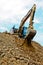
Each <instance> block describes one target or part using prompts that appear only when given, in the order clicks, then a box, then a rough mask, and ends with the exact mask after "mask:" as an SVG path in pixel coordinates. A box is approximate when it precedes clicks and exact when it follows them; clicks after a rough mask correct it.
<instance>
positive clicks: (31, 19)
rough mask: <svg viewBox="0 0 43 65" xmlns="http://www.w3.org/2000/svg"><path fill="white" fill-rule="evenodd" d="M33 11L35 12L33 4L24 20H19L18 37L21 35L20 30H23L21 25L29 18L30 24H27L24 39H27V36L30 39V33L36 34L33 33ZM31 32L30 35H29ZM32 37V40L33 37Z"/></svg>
mask: <svg viewBox="0 0 43 65" xmlns="http://www.w3.org/2000/svg"><path fill="white" fill-rule="evenodd" d="M35 10H36V5H35V4H34V5H33V7H32V8H31V9H30V10H29V11H28V13H27V14H26V15H25V16H24V18H23V19H22V20H21V24H20V27H19V30H18V33H19V36H21V35H22V34H21V33H22V29H23V25H24V23H25V22H26V20H27V19H28V18H29V17H30V22H29V27H28V29H27V33H26V36H25V38H27V37H28V36H29V37H30V36H31V33H32V34H33V35H35V34H36V31H34V32H33V30H31V29H33V22H32V21H33V19H34V14H35ZM30 32H31V33H30ZM33 35H32V38H33V37H34V36H33Z"/></svg>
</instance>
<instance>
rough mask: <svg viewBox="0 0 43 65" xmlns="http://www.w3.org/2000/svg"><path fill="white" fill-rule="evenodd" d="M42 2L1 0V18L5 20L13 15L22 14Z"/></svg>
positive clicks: (34, 0)
mask: <svg viewBox="0 0 43 65" xmlns="http://www.w3.org/2000/svg"><path fill="white" fill-rule="evenodd" d="M34 3H36V5H37V6H38V4H39V3H40V2H39V1H36V0H0V19H2V20H5V19H7V18H12V17H13V16H16V15H17V16H22V15H24V14H25V13H27V11H28V10H29V9H30V7H32V6H33V4H34Z"/></svg>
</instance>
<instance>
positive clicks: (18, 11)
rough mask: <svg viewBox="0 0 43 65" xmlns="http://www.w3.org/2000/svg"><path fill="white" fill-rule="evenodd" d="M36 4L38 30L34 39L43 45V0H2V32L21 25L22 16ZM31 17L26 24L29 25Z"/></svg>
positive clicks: (0, 4) (0, 20) (35, 22)
mask: <svg viewBox="0 0 43 65" xmlns="http://www.w3.org/2000/svg"><path fill="white" fill-rule="evenodd" d="M34 4H36V12H35V17H34V20H33V22H34V29H35V30H36V31H37V34H36V36H35V37H34V39H33V40H34V41H36V42H38V43H40V44H41V45H43V0H0V32H4V31H6V30H7V31H8V32H9V31H10V29H11V28H12V27H13V25H15V26H16V27H17V28H19V26H20V22H21V20H22V18H23V17H24V16H25V15H26V13H27V12H28V11H29V10H30V9H31V7H32V6H33V5H34ZM28 24H29V19H28V20H27V23H26V24H25V26H28Z"/></svg>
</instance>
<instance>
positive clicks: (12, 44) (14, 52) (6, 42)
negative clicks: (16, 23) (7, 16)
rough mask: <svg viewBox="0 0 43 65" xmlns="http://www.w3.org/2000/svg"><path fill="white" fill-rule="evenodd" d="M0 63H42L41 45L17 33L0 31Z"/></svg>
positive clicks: (26, 64) (16, 64) (27, 64)
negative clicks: (20, 36)
mask: <svg viewBox="0 0 43 65" xmlns="http://www.w3.org/2000/svg"><path fill="white" fill-rule="evenodd" d="M0 65H43V47H42V46H40V45H39V44H38V43H37V42H34V41H31V44H30V43H28V42H27V41H26V40H24V39H22V38H19V37H18V36H17V35H11V34H6V33H0Z"/></svg>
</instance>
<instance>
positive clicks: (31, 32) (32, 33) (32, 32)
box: [25, 29, 36, 41]
mask: <svg viewBox="0 0 43 65" xmlns="http://www.w3.org/2000/svg"><path fill="white" fill-rule="evenodd" d="M35 35H36V30H32V29H31V30H28V32H27V34H26V36H25V39H28V41H29V40H32V39H33V38H34V36H35Z"/></svg>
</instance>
